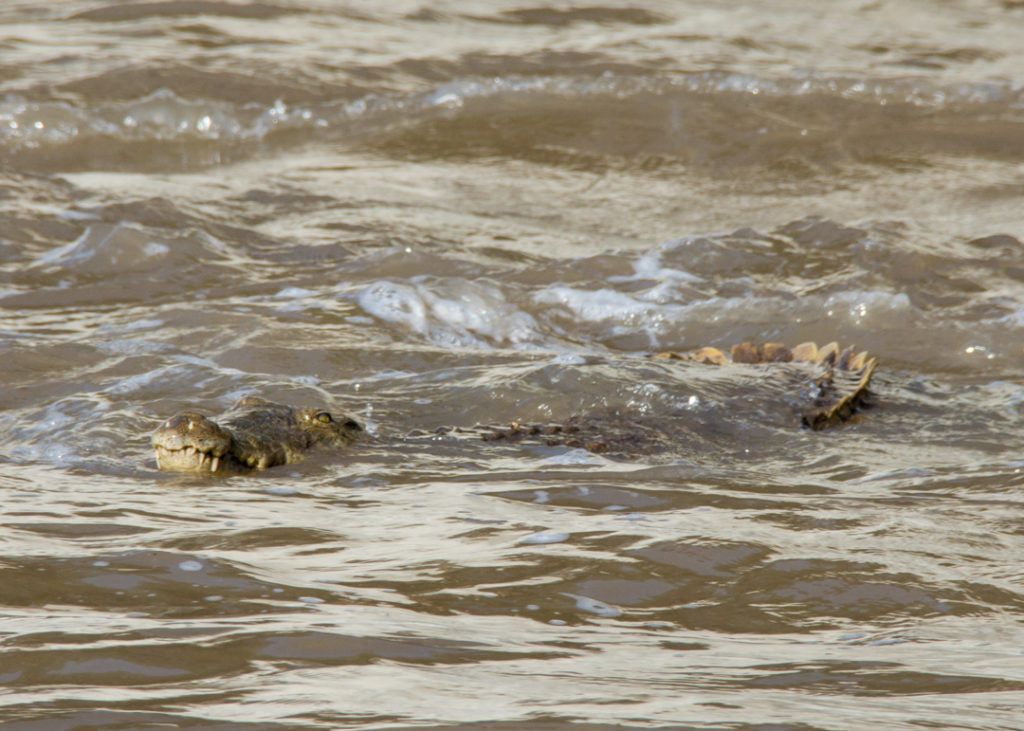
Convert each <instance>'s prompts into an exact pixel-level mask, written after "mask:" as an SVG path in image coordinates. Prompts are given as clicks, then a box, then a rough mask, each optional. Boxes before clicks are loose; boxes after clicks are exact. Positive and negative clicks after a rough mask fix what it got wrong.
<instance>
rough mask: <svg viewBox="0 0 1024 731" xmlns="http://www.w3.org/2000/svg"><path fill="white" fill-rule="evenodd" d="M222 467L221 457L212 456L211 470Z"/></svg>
mask: <svg viewBox="0 0 1024 731" xmlns="http://www.w3.org/2000/svg"><path fill="white" fill-rule="evenodd" d="M218 467H220V457H213V456H211V457H210V472H216V471H217V468H218Z"/></svg>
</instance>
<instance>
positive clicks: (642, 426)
mask: <svg viewBox="0 0 1024 731" xmlns="http://www.w3.org/2000/svg"><path fill="white" fill-rule="evenodd" d="M651 357H653V358H658V359H667V360H683V361H693V362H697V363H702V364H707V365H713V366H725V365H730V364H737V365H739V364H747V365H755V366H765V365H767V364H784V363H806V364H812V365H814V366H815V367H816V373H815V375H814V376H813V377H810V378H809V381H808V384H807V386H808V388H807V389H805V390H806V391H807V392H808V393H809V394H810V398H809V405H808V406H807V407H806V408H805V409H804V411H803V413H802V415H801V423H802V425H803V426H804V427H806V428H809V429H824V428H826V427H830V426H834V425H837V424H841V423H844V422H846V421H849V420H850V419H851V417H852V416H853V415H854V413H855V412H857V410H858V409H859V408H860V407H861V406H862V405H864V402H865V400H866V399H867V396H868V386H869V384H870V381H871V375H872V373H873V372H874V369H875V359H874V358H872V357H869V356H868V354H867V353H866V352H864V351H861V352H857V351H856V350H855V349H854V348H853V347H848V348H846V349H844V350H840V349H839V347H838V345H837V344H836V343H829V344H828V345H826V346H823V347H821V348H819V347H818V346H817V345H815V344H814V343H802V344H800V345H798V346H796V347H794V348H789V347H787V346H785V345H783V344H782V343H763V344H760V345H755V344H753V343H750V342H745V343H740V344H738V345H734V346H732V348H731V349H730V351H729V354H728V355H727V354H726V353H724V352H723V351H721V350H719V349H718V348H713V347H705V348H700V349H698V350H695V351H693V352H691V353H683V354H680V353H675V352H664V353H657V354H654V355H652V356H651ZM680 429H684V430H685V427H680ZM360 432H362V427H361V426H360V425H359V424H358V423H357V422H356V421H355V420H354V419H351V418H349V417H345V416H342V417H339V418H335V417H334V416H332V415H331V414H330V413H329V412H327V411H323V410H320V409H316V408H304V409H295V408H292V407H290V406H285V405H282V404H275V403H272V402H270V401H265V400H263V399H260V398H256V397H253V396H249V397H246V398H243V399H242V400H241V401H239V402H238V403H237V404H235V406H234V407H233V408H232V409H231V410H230V411H228V412H227V413H225V414H223V415H222V416H221V417H220V418H219V419H218V420H216V421H215V420H213V419H211V418H209V417H206V416H204V415H202V414H200V413H199V412H196V411H183V412H180V413H178V414H176V415H174V416H172V417H171V418H170V419H168V420H167V421H166V422H165V423H164V424H163V425H162V426H161V427H160V428H159V429H157V430H156V432H155V433H154V434H153V437H152V444H153V449H154V451H155V452H156V461H157V466H158V467H159V469H161V470H171V471H181V472H199V473H222V474H232V473H235V474H237V473H244V472H250V471H254V470H261V469H266V468H268V467H272V466H274V465H280V464H288V463H291V462H296V461H298V460H300V459H301V458H302V456H303V455H304V454H305V453H306V452H307V451H309V450H310V449H312V448H314V447H318V446H324V447H331V446H334V447H340V446H345V445H347V444H350V443H352V442H353V441H355V440H356V439H357V438H358V437H359V434H360ZM663 432H664V433H663ZM433 434H435V435H443V434H459V435H466V434H469V435H476V436H478V437H479V438H480V439H482V440H484V441H490V442H520V441H523V440H527V441H532V442H540V443H542V444H547V445H551V446H556V445H563V446H568V447H580V448H583V449H587V450H589V451H591V452H598V453H601V452H604V453H608V452H614V453H621V454H627V455H636V454H645V453H649V452H650V451H651V450H652V447H654V446H657V445H658V444H661V443H664V442H665V441H666V439H668V440H671V439H672V438H677V437H678V438H681V437H682V436H683V435H682V434H681V433H676V432H675V431H673V429H672V427H671V426H667V425H665V424H661V425H652V424H651V423H649V422H647V421H645V420H644V419H642V418H640V417H638V416H634V415H629V414H625V415H624V414H620V413H616V414H611V415H609V414H602V413H595V414H582V415H577V416H572V417H570V418H569V419H568V420H566V421H564V422H562V423H559V424H545V425H537V424H531V425H522V424H519V423H517V422H513V423H511V424H509V425H506V426H479V425H478V426H476V427H472V428H469V429H466V428H459V427H439V428H438V429H437V430H435V431H434V432H433ZM423 435H424V434H423V433H422V432H410V434H409V435H408V436H410V437H415V436H423Z"/></svg>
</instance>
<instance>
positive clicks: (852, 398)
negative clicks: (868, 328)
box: [654, 342, 876, 429]
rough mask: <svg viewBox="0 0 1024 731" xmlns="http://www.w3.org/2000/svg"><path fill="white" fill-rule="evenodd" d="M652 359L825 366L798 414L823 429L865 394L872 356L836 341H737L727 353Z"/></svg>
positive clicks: (844, 418)
mask: <svg viewBox="0 0 1024 731" xmlns="http://www.w3.org/2000/svg"><path fill="white" fill-rule="evenodd" d="M654 357H655V358H669V359H674V360H689V361H696V362H698V363H705V364H708V365H726V364H728V363H752V364H762V363H790V362H797V363H817V364H819V365H821V366H822V367H823V368H824V369H825V373H824V375H822V376H821V377H819V378H817V379H815V381H814V383H813V385H814V388H815V390H816V392H817V394H816V396H815V398H814V403H813V404H812V405H811V406H809V407H808V408H807V409H806V410H805V411H804V413H803V415H802V419H801V420H802V423H803V424H804V426H807V427H809V428H811V429H825V428H827V427H830V426H834V425H836V424H841V423H843V422H845V421H848V420H849V419H850V417H851V416H853V414H854V412H855V411H856V410H857V408H858V407H860V406H861V405H862V404H863V403H864V401H865V399H866V397H867V395H868V386H869V385H870V382H871V374H872V373H874V370H875V363H876V361H875V359H874V358H873V357H870V356H868V354H867V351H860V352H857V351H856V350H855V349H854V348H853V346H850V347H848V348H846V349H844V350H840V349H839V345H838V344H837V343H834V342H832V343H829V344H828V345H824V346H822V347H820V348H819V347H818V346H817V344H815V343H812V342H808V343H801V344H800V345H797V346H796V347H794V348H789V347H787V346H786V345H784V344H783V343H761V344H754V343H751V342H745V343H738V344H737V345H734V346H732V348H730V350H729V355H726V354H725V353H724V352H722V351H721V350H719V349H718V348H714V347H705V348H699V349H697V350H695V351H693V352H692V353H686V354H679V353H671V352H669V353H657V354H656V355H655V356H654Z"/></svg>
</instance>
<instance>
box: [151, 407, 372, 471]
mask: <svg viewBox="0 0 1024 731" xmlns="http://www.w3.org/2000/svg"><path fill="white" fill-rule="evenodd" d="M362 430H363V429H362V427H361V426H360V425H359V424H358V423H356V421H355V420H353V419H350V418H348V417H347V416H343V415H342V416H338V417H335V416H332V415H331V414H330V413H329V412H327V411H324V410H322V409H316V408H308V409H295V408H292V407H291V406H285V405H283V404H275V403H272V402H270V401H265V400H263V399H261V398H256V397H252V396H248V397H245V398H243V399H242V400H240V401H239V402H238V403H237V404H235V406H234V407H233V408H232V409H231V410H230V411H228V412H227V413H225V414H224V415H222V416H221V417H220V418H218V419H217V420H216V421H215V420H213V419H211V418H209V417H207V416H204V415H202V414H200V413H198V412H195V411H182V412H180V413H178V414H175V415H174V416H172V417H171V418H170V419H168V420H167V421H166V422H164V424H163V425H162V426H161V427H160V428H159V429H157V430H156V431H155V432H154V433H153V437H152V444H153V451H154V452H156V463H157V467H159V468H160V469H161V470H169V471H177V472H199V473H207V474H209V473H222V474H231V473H242V472H249V471H252V470H258V469H260V470H261V469H266V468H267V467H273V466H274V465H279V464H288V463H290V462H297V461H298V460H300V459H302V456H303V454H305V453H306V452H307V451H309V450H310V449H313V448H314V447H317V446H327V447H330V446H336V447H340V446H344V445H346V444H350V443H351V442H353V441H355V439H356V438H357V437H358V435H359V433H360V432H361V431H362Z"/></svg>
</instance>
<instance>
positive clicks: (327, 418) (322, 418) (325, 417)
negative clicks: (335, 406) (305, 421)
mask: <svg viewBox="0 0 1024 731" xmlns="http://www.w3.org/2000/svg"><path fill="white" fill-rule="evenodd" d="M316 420H317V421H319V422H321V423H324V424H330V423H331V422H332V421H334V419H332V418H331V415H330V414H328V413H327V412H326V411H321V412H320V413H319V414H317V415H316Z"/></svg>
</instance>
